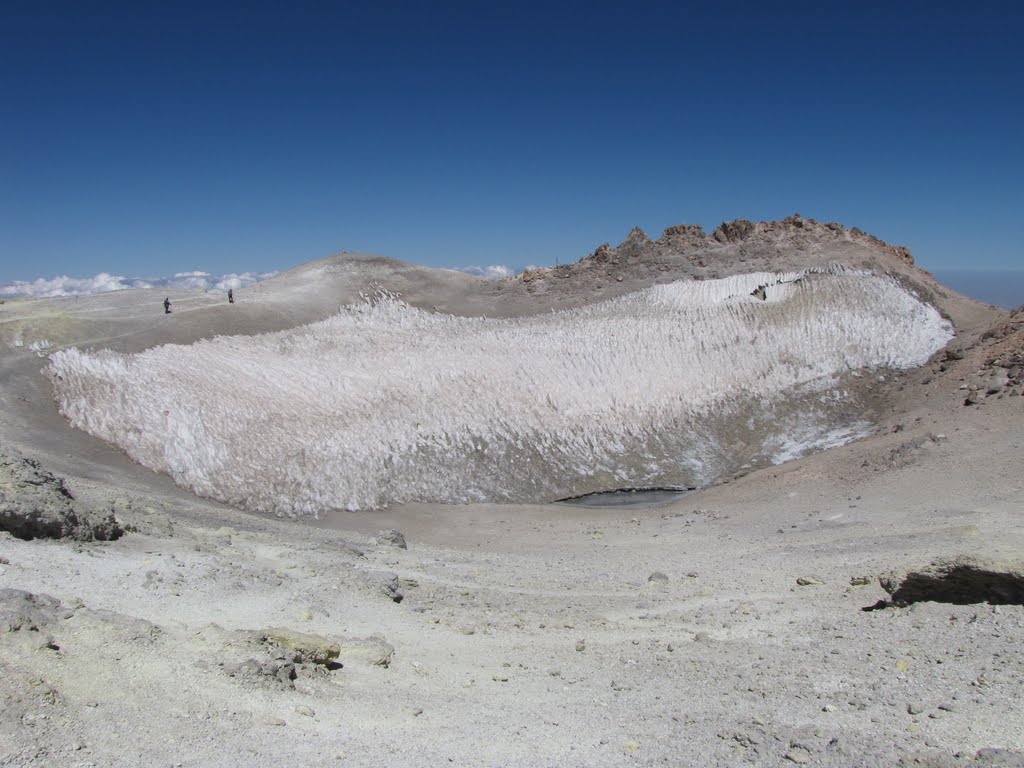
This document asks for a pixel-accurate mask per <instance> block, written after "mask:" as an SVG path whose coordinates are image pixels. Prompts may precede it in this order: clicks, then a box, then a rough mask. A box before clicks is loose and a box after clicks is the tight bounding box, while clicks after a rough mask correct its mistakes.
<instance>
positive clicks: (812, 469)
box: [0, 220, 1024, 766]
mask: <svg viewBox="0 0 1024 768" xmlns="http://www.w3.org/2000/svg"><path fill="white" fill-rule="evenodd" d="M787 222H788V224H787ZM787 222H775V223H768V224H758V225H751V226H753V227H755V229H756V227H760V228H761V229H759V230H756V231H755V230H750V231H747V229H746V228H745V226H742V223H733V225H730V227H732V228H730V227H726V228H725V229H723V230H722V231H721V232H722V234H721V236H720V237H719V238H717V239H715V238H714V237H712V238H705V240H699V242H696V245H694V244H693V243H689V244H688V245H687V244H686V243H683V244H680V239H683V240H685V239H686V238H691V239H694V238H697V235H696V234H694V233H693V232H692V231H691V230H689V229H687V230H680V229H679V228H676V229H674V230H672V231H670V232H667V233H666V235H665V236H663V238H662V239H661V240H658V241H649V240H646V236H644V240H641V239H640V238H639V236H637V235H635V234H634V235H631V236H630V240H628V241H627V243H624V244H623V245H622V246H619V248H618V249H608V250H605V251H603V252H602V251H601V250H600V249H599V252H598V254H595V256H593V257H590V260H583V261H582V262H580V263H579V264H577V265H573V266H572V267H563V268H560V270H563V271H565V270H567V273H566V275H565V276H561V275H560V273H559V272H557V271H555V270H552V271H550V272H549V273H542V274H539V275H536V274H535V275H532V276H529V275H528V279H524V278H523V277H518V278H513V279H510V280H508V281H501V282H498V283H486V282H483V281H480V280H477V279H475V278H469V277H467V276H464V275H460V274H457V273H451V272H442V271H435V270H421V269H419V268H414V267H411V266H409V265H402V264H399V263H397V262H392V261H390V260H384V259H380V258H377V257H364V256H353V255H342V256H339V257H334V258H333V259H329V260H325V261H323V262H314V263H313V264H311V265H307V266H306V267H302V268H299V269H297V270H294V271H293V272H292V273H286V274H285V275H283V276H281V277H280V278H278V279H277V280H276V281H268V282H267V283H265V284H262V285H257V286H253V287H252V288H249V289H245V290H239V291H237V292H236V304H235V305H234V306H231V307H229V306H228V305H227V304H226V302H225V301H224V299H223V296H222V295H220V294H215V293H203V292H192V293H185V292H182V293H181V294H180V295H172V296H171V299H172V302H173V306H174V313H173V314H172V315H170V316H164V315H163V314H162V308H161V306H160V302H161V301H162V298H163V297H162V296H157V295H156V294H154V293H152V292H149V291H127V292H123V293H119V294H107V295H102V296H93V297H82V298H79V299H52V300H13V301H12V300H9V301H7V302H5V303H4V304H2V305H0V404H2V409H3V410H2V412H3V414H4V416H3V419H2V420H0V445H2V447H3V450H4V455H3V456H2V457H0V458H2V462H0V463H2V465H3V473H0V494H3V495H2V496H0V499H2V500H3V503H4V504H6V505H7V507H5V509H6V508H14V507H17V506H18V504H21V505H22V507H21V508H22V509H24V508H27V507H26V505H29V503H30V500H31V499H33V498H35V496H34V495H33V494H36V493H37V491H38V492H39V493H42V492H43V491H44V490H46V489H47V488H51V485H47V482H49V481H47V480H46V473H52V474H53V475H55V476H57V477H60V478H64V480H65V482H66V487H67V489H68V491H69V492H70V494H71V495H72V496H73V497H74V498H73V500H70V501H68V502H67V503H69V504H70V505H71V506H72V507H73V508H74V510H75V511H76V512H77V513H78V514H79V516H80V517H81V518H83V519H85V518H90V516H92V517H93V518H97V519H98V517H102V516H103V515H106V514H109V513H110V512H112V513H113V515H114V516H115V517H116V519H117V521H118V522H119V524H120V525H121V526H123V527H124V528H125V529H126V532H125V533H124V534H123V535H121V536H120V537H119V538H116V540H112V541H81V540H75V539H73V538H63V539H48V538H34V539H31V540H25V539H22V538H16V537H15V536H13V535H11V534H10V533H6V532H0V697H2V698H0V701H2V706H0V765H11V766H30V765H31V766H35V765H47V766H49V765H53V766H57V765H61V766H76V765H80V766H135V765H140V766H141V765H145V766H240V765H246V766H250V765H251V766H262V765H266V766H280V765H295V766H328V765H330V766H333V765H351V766H434V765H457V766H634V765H636V766H654V765H670V766H691V765H692V766H707V765H715V766H719V765H720V766H731V765H743V764H756V765H765V766H784V765H790V764H792V763H796V764H807V765H829V766H891V765H908V766H911V765H921V766H946V765H950V766H954V765H1024V696H1022V692H1024V656H1022V654H1021V650H1020V649H1021V642H1022V639H1024V607H1022V605H1021V603H1022V602H1024V565H1022V564H1021V563H1022V561H1024V531H1022V526H1021V515H1022V513H1024V471H1022V461H1021V456H1022V447H1024V397H1021V396H1019V394H1018V393H1019V391H1020V389H1021V386H1020V365H1019V364H1016V367H1015V364H1014V362H1013V359H1014V356H1018V358H1017V359H1018V360H1019V356H1020V355H1021V354H1024V316H1022V315H1021V314H1019V313H1017V314H1010V313H1006V312H1003V311H1000V310H997V309H995V308H993V307H986V306H984V305H979V304H976V303H974V302H971V301H969V300H966V299H963V298H962V297H959V296H957V295H955V294H953V293H951V292H949V291H946V290H945V289H943V288H942V287H941V286H938V285H937V284H935V283H934V282H929V280H930V279H929V278H928V276H927V275H926V274H925V273H921V272H919V271H918V270H916V268H914V267H913V266H912V262H909V261H908V259H909V256H907V257H904V256H903V255H902V254H900V253H895V254H894V253H892V252H891V251H885V249H886V248H889V246H885V245H884V244H877V242H871V241H868V240H867V239H858V238H859V237H860V236H859V235H850V234H848V233H846V232H845V230H844V231H843V233H839V232H838V230H834V229H832V230H829V231H827V232H826V231H824V230H823V229H821V227H822V226H823V225H817V224H815V223H813V222H810V223H807V222H806V221H802V220H799V223H798V224H796V223H794V221H793V220H787ZM737 224H739V225H740V226H739V227H738V229H736V227H737ZM772 227H775V229H772ZM794 229H795V230H799V231H797V232H795V233H794ZM808 232H809V234H808ZM641 234H642V233H641ZM717 234H718V233H716V235H717ZM700 237H704V236H703V233H701V234H700ZM864 237H865V238H866V237H869V236H864ZM780 238H781V239H780ZM631 242H632V245H630V243H631ZM687 242H689V241H687ZM634 246H635V248H634ZM684 246H685V247H684ZM691 246H692V247H691ZM631 248H632V249H633V250H630V249H631ZM687 248H690V250H689V251H688V250H687ZM787 248H788V249H789V250H787ZM673 249H675V250H673ZM779 253H782V255H781V256H780V255H779ZM694 254H696V255H694ZM599 256H600V260H599V261H598V262H597V266H595V265H594V264H593V263H591V264H589V265H588V263H587V262H588V261H592V260H594V259H597V258H598V257H599ZM741 256H742V257H743V258H742V260H741V259H740V257H741ZM819 258H821V259H826V260H831V261H835V262H837V263H844V264H848V265H849V266H851V267H854V268H857V269H863V268H869V269H880V270H884V271H886V272H889V273H890V274H904V275H905V276H907V277H909V278H913V279H914V280H916V281H917V287H918V289H919V291H921V292H923V291H925V290H926V289H927V290H928V291H933V292H934V293H931V294H930V295H929V296H927V297H926V298H927V299H928V300H931V301H934V302H935V304H936V305H937V306H938V307H939V308H940V309H941V310H942V311H943V312H944V313H945V315H946V316H947V317H948V318H950V319H951V320H952V322H953V324H954V325H955V328H956V336H955V337H954V338H953V340H952V341H950V343H949V344H948V345H947V347H946V349H945V350H940V351H938V352H936V354H935V355H933V356H932V358H931V360H930V361H929V362H928V363H927V364H926V365H924V366H923V367H920V368H916V369H913V370H910V371H907V372H905V373H892V372H887V373H886V375H885V376H884V377H882V378H884V380H883V381H879V380H878V377H872V376H867V375H866V376H865V382H864V385H863V386H864V388H865V390H866V391H870V394H871V398H873V399H872V406H871V413H872V414H874V416H875V419H876V421H875V424H874V433H873V435H872V436H870V437H867V438H865V439H862V440H859V441H856V442H853V443H850V444H848V445H844V446H842V447H838V448H833V449H830V450H827V451H824V452H820V453H816V454H814V455H811V456H808V457H806V458H803V459H799V460H796V461H791V462H788V463H784V464H781V465H778V466H769V467H766V468H761V469H756V470H754V471H749V472H747V473H745V474H744V473H742V472H740V473H733V474H730V475H728V476H726V477H722V478H719V480H718V481H716V483H715V484H713V485H712V486H710V487H708V488H705V489H704V490H701V491H698V492H694V493H691V494H689V495H686V496H683V497H682V498H679V499H677V500H675V501H672V502H671V503H668V504H665V505H662V506H655V507H636V508H601V509H595V508H587V507H580V506H568V505H565V504H552V503H548V504H493V503H476V504H455V505H443V504H434V503H416V502H410V503H405V504H392V505H390V506H387V507H385V508H382V509H364V510H360V511H352V512H350V511H344V510H338V511H336V512H332V513H328V514H326V515H322V516H321V518H320V519H319V520H313V519H311V518H303V519H301V520H289V519H287V518H282V519H278V518H275V517H272V516H269V515H261V514H256V513H252V512H246V511H242V510H241V509H235V508H232V507H230V506H227V505H224V504H220V503H217V502H215V501H210V500H206V499H202V498H199V497H197V496H195V495H193V494H191V493H190V492H188V491H187V490H184V489H182V488H179V487H178V486H176V485H175V484H174V483H173V482H172V481H171V480H170V479H169V478H168V477H166V476H165V475H163V474H158V473H155V472H153V471H151V470H149V469H145V468H143V467H140V466H139V465H137V464H135V463H134V462H132V461H131V460H130V459H129V458H128V457H127V456H126V455H125V454H124V453H122V451H121V450H120V449H119V448H117V447H114V446H112V445H110V444H108V443H105V442H103V441H101V440H99V439H97V438H95V437H92V436H90V435H88V434H86V433H84V432H81V431H78V430H75V429H72V428H71V427H70V426H68V424H67V422H66V421H65V420H64V418H63V417H62V416H61V414H60V413H58V411H57V408H56V406H55V404H54V401H53V394H52V391H51V389H50V382H49V380H48V379H47V377H46V376H45V375H44V373H43V372H42V371H43V369H44V367H45V366H46V365H47V359H46V355H48V354H49V353H51V352H53V351H56V350H58V349H64V348H68V347H77V348H80V349H83V350H87V349H113V350H116V351H121V352H138V351H141V350H145V349H149V348H152V347H154V346H156V345H159V344H165V343H183V344H186V343H192V342H194V341H195V340H197V339H200V338H211V337H213V336H216V335H224V334H253V333H258V332H265V331H276V330H282V329H286V328H292V327H295V326H297V325H300V324H302V323H308V322H313V321H316V320H320V319H323V318H325V317H327V316H329V315H330V314H332V313H334V312H335V311H336V310H337V308H338V306H340V305H341V304H343V303H347V302H351V301H356V300H358V296H359V292H360V291H367V290H370V289H372V288H373V286H380V287H383V288H385V289H387V290H389V291H392V292H395V293H402V294H403V298H404V299H405V300H407V301H408V302H409V303H410V304H411V305H413V306H418V307H421V308H425V309H429V310H430V311H436V312H438V313H451V314H455V315H464V316H481V315H488V316H492V317H499V316H502V317H517V316H522V315H527V314H531V313H540V312H545V311H548V310H550V309H551V308H553V307H561V306H579V305H583V304H587V303H589V302H591V301H592V300H594V299H595V298H611V297H613V296H615V295H621V294H623V293H626V292H628V291H632V290H637V289H639V288H642V287H644V286H646V285H651V284H654V283H656V282H669V281H670V280H674V279H679V278H681V277H687V276H697V277H722V276H725V275H726V274H737V273H741V272H749V271H758V270H761V269H763V268H765V267H766V266H768V267H771V268H772V269H777V270H788V269H793V268H803V267H805V266H809V265H813V264H814V263H816V262H815V261H814V260H815V259H819ZM762 259H763V261H762ZM771 259H774V261H772V260H771ZM873 259H875V260H876V261H872V260H873ZM701 261H704V262H705V263H704V264H703V265H701V264H700V262H701ZM691 266H692V267H693V269H691ZM693 270H697V271H698V272H699V271H700V270H705V271H707V270H716V274H704V273H701V274H696V275H695V274H694V271H693ZM620 276H625V278H624V279H623V280H622V281H619V280H618V279H617V277H620ZM531 287H532V288H533V290H530V289H531ZM594 293H597V294H599V295H597V296H594V295H592V294H594ZM42 342H47V344H43V343H42ZM33 344H34V345H35V346H34V348H33ZM966 401H970V402H969V403H968V404H965V402H966ZM22 457H26V458H29V459H33V460H36V461H38V463H39V470H38V472H37V473H36V474H33V471H31V470H29V469H26V467H27V465H25V464H24V463H23V462H22ZM40 489H43V490H40ZM48 498H49V497H48ZM97 516H98V517H97ZM390 529H395V530H397V531H400V532H401V533H402V534H403V535H404V543H405V545H406V546H404V547H403V546H402V541H401V539H399V538H398V537H394V536H390V535H381V532H382V531H387V530H390ZM947 558H960V562H961V564H967V565H968V566H970V567H971V568H975V570H974V571H971V572H970V573H973V574H974V575H973V576H971V575H970V574H968V576H967V577H965V579H964V580H963V581H962V583H961V584H960V586H961V587H962V588H961V589H960V591H959V592H958V591H957V590H956V589H955V588H954V587H952V586H950V585H949V584H948V583H943V582H939V583H938V586H934V587H933V588H932V591H931V592H928V593H927V594H925V595H924V596H923V597H921V598H920V599H918V598H916V597H913V596H911V597H910V598H909V599H907V600H906V601H903V602H900V604H898V605H887V606H885V607H882V606H878V605H877V604H878V603H879V601H882V600H889V599H890V596H889V594H888V593H887V592H886V591H885V590H883V588H882V586H881V584H880V580H879V579H880V577H881V578H882V579H885V578H887V577H888V575H889V574H891V573H893V572H896V580H895V582H892V583H898V581H899V577H900V576H901V575H902V574H903V573H904V572H905V571H906V570H907V569H910V570H919V569H922V568H925V567H926V566H929V564H931V563H933V562H936V561H940V560H942V559H947ZM979 571H980V572H981V575H978V574H979ZM961 572H963V569H961ZM985 574H999V575H998V576H991V575H987V576H986V575H985ZM887 583H888V582H887ZM898 594H899V593H898ZM907 594H909V593H904V595H905V596H906V595H907ZM950 600H954V601H956V602H949V601H950ZM865 608H876V609H875V610H863V609H865ZM297 633H301V634H297ZM332 646H333V647H332Z"/></svg>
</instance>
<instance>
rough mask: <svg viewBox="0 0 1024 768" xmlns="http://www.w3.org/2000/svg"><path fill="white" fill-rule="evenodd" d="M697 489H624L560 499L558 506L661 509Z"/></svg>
mask: <svg viewBox="0 0 1024 768" xmlns="http://www.w3.org/2000/svg"><path fill="white" fill-rule="evenodd" d="M695 490H697V489H696V488H624V489H621V490H618V491H605V492H603V493H588V494H587V495H586V496H574V497H572V498H571V499H559V500H558V501H557V502H555V503H556V504H571V505H572V506H574V507H597V508H603V507H619V508H626V509H628V508H637V507H660V506H663V505H665V504H671V503H672V502H673V501H677V500H678V499H681V498H682V497H683V496H686V495H687V494H688V493H693V492H694V491H695Z"/></svg>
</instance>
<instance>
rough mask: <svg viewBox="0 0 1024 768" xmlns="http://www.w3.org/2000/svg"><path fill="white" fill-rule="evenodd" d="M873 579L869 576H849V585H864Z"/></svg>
mask: <svg viewBox="0 0 1024 768" xmlns="http://www.w3.org/2000/svg"><path fill="white" fill-rule="evenodd" d="M872 581H874V579H872V578H871V577H870V576H851V577H850V586H851V587H865V586H867V585H868V584H870V583H871V582H872Z"/></svg>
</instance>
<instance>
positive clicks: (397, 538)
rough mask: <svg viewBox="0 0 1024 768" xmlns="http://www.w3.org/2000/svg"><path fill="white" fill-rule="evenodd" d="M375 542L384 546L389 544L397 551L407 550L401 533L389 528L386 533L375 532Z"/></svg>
mask: <svg viewBox="0 0 1024 768" xmlns="http://www.w3.org/2000/svg"><path fill="white" fill-rule="evenodd" d="M377 541H379V542H382V543H384V544H390V545H391V546H393V547H398V548H399V549H408V548H409V547H408V545H407V544H406V543H405V536H404V535H403V534H402V532H401V531H398V530H395V529H394V528H389V529H387V530H386V531H377Z"/></svg>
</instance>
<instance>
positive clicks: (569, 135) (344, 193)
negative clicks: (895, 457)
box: [0, 0, 1024, 281]
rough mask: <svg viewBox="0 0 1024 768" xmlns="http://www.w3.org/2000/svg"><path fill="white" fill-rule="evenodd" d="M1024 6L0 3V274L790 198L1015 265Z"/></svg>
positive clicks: (575, 240) (486, 245)
mask: <svg viewBox="0 0 1024 768" xmlns="http://www.w3.org/2000/svg"><path fill="white" fill-rule="evenodd" d="M1022 8H1024V4H1020V3H1013V2H1001V1H995V0H976V1H975V2H941V0H927V1H924V0H921V1H918V2H914V1H912V0H905V1H903V2H895V3H894V2H866V1H864V0H861V1H859V2H821V1H820V0H816V1H815V2H787V3H767V2H706V3H691V4H688V3H681V2H679V3H664V4H661V3H653V4H644V5H638V6H634V4H632V3H625V2H621V1H620V2H614V3H601V2H581V3H557V2H554V3H552V2H547V3H543V4H532V3H529V2H514V3H513V2H509V3H502V2H479V1H474V2H465V3H461V2H450V3H445V2H439V3H433V2H429V3H428V2H408V3H406V2H390V1H385V0H371V1H369V2H337V3H328V2H304V1H303V0H292V1H291V2H287V3H286V2H279V3H271V2H258V1H256V0H253V1H252V2H247V3H239V4H237V5H236V4H228V3H217V2H214V1H211V2H203V3H193V2H170V1H169V0H168V1H167V2H155V1H154V2H135V1H134V0H133V1H132V2H123V3H115V2H105V1H104V0H94V1H93V2H78V1H74V2H60V0H0V281H4V280H13V279H29V278H34V277H39V276H49V275H55V274H71V275H89V274H94V273H96V272H99V271H109V272H115V273H119V274H129V275H163V274H169V273H171V272H175V271H181V270H191V269H205V270H210V271H215V272H218V271H219V272H225V271H232V270H269V269H284V268H288V267H291V266H294V265H296V264H299V263H302V262H305V261H309V260H311V259H314V258H319V257H321V256H325V255H328V254H330V253H333V252H335V251H338V250H341V249H347V250H365V251H370V252H375V253H383V254H387V255H390V256H395V257H397V258H402V259H406V260H409V261H413V262H417V263H420V264H428V265H435V266H459V265H468V264H509V265H518V266H521V265H524V264H527V263H536V264H544V263H553V262H554V260H555V259H556V258H557V259H559V260H561V261H563V262H565V261H567V260H572V259H576V258H579V257H580V256H583V255H585V254H586V253H588V252H590V251H591V250H593V248H595V247H596V246H597V245H599V244H600V243H602V242H604V241H611V242H612V243H613V244H614V243H618V242H619V241H621V240H622V239H624V238H625V236H626V235H627V233H628V232H629V229H630V228H631V227H632V226H634V225H637V226H641V227H643V228H644V229H646V230H647V231H648V232H649V233H650V234H651V235H652V236H655V237H656V236H658V235H659V234H660V232H661V230H662V229H663V228H664V227H666V226H669V225H671V224H677V223H683V222H686V223H700V224H703V225H705V227H708V228H711V227H713V226H715V225H716V224H717V223H718V222H719V221H721V220H722V219H733V218H750V219H762V218H782V217H784V216H787V215H789V214H790V213H793V212H794V211H799V212H800V213H802V214H803V215H804V216H808V217H813V218H817V219H823V220H838V221H841V222H843V223H845V224H847V225H849V226H854V225H856V226H860V227H861V228H863V229H866V230H868V231H870V232H873V233H875V234H877V235H879V236H880V237H882V238H884V239H886V240H890V241H893V242H896V243H901V244H906V245H909V246H910V247H911V248H912V249H913V250H914V252H915V254H916V255H917V257H918V261H919V262H920V263H922V265H923V266H925V267H927V268H931V269H944V268H975V267H980V268H1003V269H1006V268H1018V267H1024V258H1022V255H1024V254H1022V249H1021V245H1020V243H1021V239H1022V236H1021V233H1020V229H1021V226H1022V224H1024V119H1022V118H1024V45H1022V43H1021V41H1022V40H1024V10H1022Z"/></svg>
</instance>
